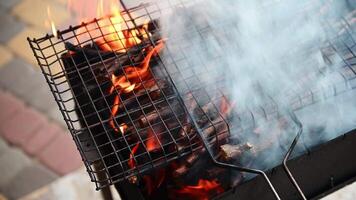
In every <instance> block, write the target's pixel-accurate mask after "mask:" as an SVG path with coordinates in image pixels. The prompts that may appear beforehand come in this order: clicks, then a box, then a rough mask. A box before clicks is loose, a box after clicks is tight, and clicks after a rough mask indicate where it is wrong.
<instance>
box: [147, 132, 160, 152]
mask: <svg viewBox="0 0 356 200" xmlns="http://www.w3.org/2000/svg"><path fill="white" fill-rule="evenodd" d="M147 133H148V134H147V135H148V136H147V138H148V139H147V141H146V148H147V151H148V152H151V151H154V150H156V149H158V148H159V147H160V144H159V141H158V139H157V138H156V137H155V135H154V133H153V130H152V129H148V130H147Z"/></svg>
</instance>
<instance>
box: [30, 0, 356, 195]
mask: <svg viewBox="0 0 356 200" xmlns="http://www.w3.org/2000/svg"><path fill="white" fill-rule="evenodd" d="M193 2H194V1H189V2H188V1H167V3H166V4H164V3H159V4H156V3H150V4H143V5H140V6H138V7H133V8H131V9H129V10H124V11H123V12H122V13H121V16H122V20H121V21H120V22H119V23H117V22H116V21H115V20H113V18H114V17H113V16H111V17H103V18H100V19H94V20H92V21H90V22H86V23H82V24H81V25H78V26H73V27H72V26H71V27H69V28H68V29H66V30H63V31H59V32H58V38H56V37H55V36H53V35H46V36H45V37H43V38H40V39H29V43H30V46H31V48H32V49H33V52H34V55H35V57H36V59H37V61H38V64H39V65H40V67H41V69H42V72H43V74H44V76H45V79H46V81H47V83H48V85H49V87H50V90H51V91H52V93H53V95H54V98H55V100H56V102H57V104H58V107H59V109H60V111H61V112H62V114H63V118H64V120H65V122H66V124H67V126H68V129H69V130H70V133H71V134H72V136H73V139H74V141H75V143H76V145H77V147H78V150H79V152H80V154H81V156H82V159H83V162H84V164H85V166H86V168H87V171H88V173H89V175H90V177H91V180H92V181H93V182H95V183H96V186H97V188H103V187H105V186H107V185H110V184H114V183H116V182H119V181H122V180H124V179H131V180H132V178H136V177H139V176H142V175H143V174H145V173H146V172H148V171H150V170H152V169H156V168H157V167H161V166H164V165H166V164H168V163H170V162H171V161H173V160H175V159H178V158H181V157H183V156H185V155H187V154H190V153H192V152H194V151H196V150H197V149H199V148H201V147H202V143H201V141H200V139H199V138H198V137H196V136H197V132H196V130H195V128H194V126H196V128H198V129H200V130H201V132H202V133H203V137H204V138H205V139H206V141H208V144H209V148H210V147H213V148H219V146H220V145H221V144H225V143H227V142H228V141H229V140H231V138H230V137H231V135H230V129H231V128H232V127H230V126H231V124H229V119H228V117H227V116H226V108H224V107H222V106H221V105H223V104H226V99H227V97H228V96H229V95H230V94H229V92H228V91H227V90H226V89H225V88H222V87H219V86H220V84H219V83H220V82H223V81H224V80H223V76H221V77H222V79H221V80H213V81H212V82H211V83H206V82H204V80H202V79H201V77H206V76H209V74H211V73H219V72H216V71H214V69H213V68H212V67H211V66H213V64H212V63H214V62H220V61H221V56H223V55H220V54H219V53H217V54H216V55H214V56H213V57H212V58H211V60H209V62H210V63H209V65H207V64H206V62H208V61H202V62H201V63H199V65H201V66H204V67H202V68H201V71H191V69H190V68H189V66H191V65H196V64H197V63H189V61H190V59H189V56H199V55H186V54H184V48H187V47H180V46H179V45H178V46H177V48H179V50H180V52H181V54H180V56H177V55H175V56H174V58H173V57H170V56H169V55H170V52H171V50H170V49H167V48H164V50H163V52H164V54H165V55H164V56H160V53H159V54H158V55H157V56H153V57H152V59H151V60H150V62H149V65H150V67H149V68H148V72H149V76H148V78H147V77H142V76H138V77H137V80H136V84H137V85H139V88H137V89H134V90H133V91H132V92H129V93H125V94H124V93H123V92H122V91H121V90H120V89H118V88H117V87H114V89H113V82H112V77H113V75H115V76H122V77H126V79H128V76H130V73H132V71H135V73H138V72H137V69H136V68H135V69H133V67H135V66H140V65H142V61H143V60H144V58H146V57H147V56H148V54H149V52H150V51H152V48H153V47H156V46H158V45H159V40H160V39H161V35H160V27H159V23H158V20H159V17H160V16H161V15H162V12H164V11H166V10H171V9H173V8H175V7H184V6H187V5H189V4H192V3H193ZM147 20H148V21H149V24H148V26H147V27H146V28H143V27H144V24H145V22H146V21H147ZM327 25H328V26H332V27H333V30H338V31H337V34H336V36H335V37H332V38H330V39H329V40H328V43H327V44H326V45H325V47H323V53H324V54H323V57H324V59H325V60H326V62H334V61H335V58H334V57H335V56H336V57H338V58H339V59H337V60H338V62H339V67H338V68H337V69H334V74H335V82H333V83H330V85H329V86H328V87H327V88H325V90H313V89H311V90H310V91H302V92H300V91H293V90H290V91H289V92H290V93H289V94H286V98H288V99H290V101H289V102H291V106H292V107H293V109H294V110H295V111H296V110H299V109H302V108H304V107H306V106H308V105H311V104H314V103H317V102H319V101H320V100H321V99H319V97H320V96H325V97H331V96H336V95H338V94H340V93H342V92H346V91H349V90H350V89H354V88H355V87H356V73H355V72H356V56H355V53H356V43H355V36H354V34H355V33H354V30H355V28H354V27H352V25H351V24H349V23H348V19H344V18H343V19H342V20H341V21H340V23H339V24H337V26H335V25H330V24H327ZM116 26H120V30H118V29H117V28H114V29H110V28H108V27H116ZM223 27H224V26H223ZM193 28H194V31H192V33H187V35H189V37H190V36H192V35H191V34H198V35H204V33H203V32H204V31H206V27H204V28H201V27H193ZM226 28H227V29H225V30H224V29H222V31H228V27H226ZM137 29H140V30H143V32H139V33H138V34H137V35H135V34H127V33H131V30H137ZM120 31H121V32H125V31H126V32H125V33H126V34H123V35H124V37H125V40H123V39H124V38H120V36H119V37H118V38H113V39H112V38H111V39H112V40H110V37H109V36H111V35H112V34H117V35H120V34H121V32H120ZM220 31H221V30H220ZM189 37H185V38H174V40H175V42H176V43H178V44H179V39H189ZM108 38H109V39H108ZM126 39H132V41H134V45H132V46H130V47H127V46H126V45H125V44H124V41H126ZM117 42H119V43H122V44H121V46H120V48H113V47H112V45H110V44H112V43H117ZM107 44H109V45H108V47H109V49H108V50H106V51H105V50H103V49H105V47H107ZM174 52H178V51H177V50H175V51H174ZM167 55H168V56H167ZM330 57H333V59H328V58H330ZM172 66H173V67H172ZM167 69H169V70H167ZM172 69H175V71H171V70H172ZM320 73H321V74H322V73H323V71H322V70H320ZM172 80H173V81H172ZM221 85H223V84H221ZM135 87H136V85H135ZM177 88H179V90H178V89H177ZM330 88H331V90H330ZM211 94H214V95H211ZM320 94H322V95H320ZM116 108H118V110H119V111H118V112H117V113H116V114H115V116H112V113H113V110H114V109H116ZM189 112H191V113H190V114H192V113H193V115H194V116H192V115H190V114H189ZM196 116H199V118H198V119H194V121H195V122H196V123H195V124H194V123H192V120H193V119H192V117H193V118H197V117H196ZM212 116H214V117H212ZM279 117H280V108H279V105H278V104H277V103H276V102H275V101H274V100H273V98H270V101H269V103H268V104H266V105H263V106H260V107H258V108H254V109H251V110H245V111H240V112H239V113H236V114H234V119H238V123H235V124H234V127H233V128H234V131H235V132H236V131H237V132H241V133H243V132H244V131H246V130H253V129H255V128H256V121H258V120H259V119H264V120H270V121H272V120H274V119H276V118H279ZM202 125H204V126H202ZM206 133H208V134H206ZM152 145H153V146H154V147H151V146H152ZM214 156H215V155H214ZM95 163H101V164H102V165H100V166H102V167H101V168H97V169H94V168H93V165H94V164H95ZM99 173H105V174H106V179H104V180H102V179H100V180H99V179H98V174H99Z"/></svg>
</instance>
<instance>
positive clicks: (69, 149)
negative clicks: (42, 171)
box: [38, 133, 82, 175]
mask: <svg viewBox="0 0 356 200" xmlns="http://www.w3.org/2000/svg"><path fill="white" fill-rule="evenodd" d="M38 159H39V160H40V161H41V162H42V163H43V164H44V165H46V166H47V167H48V168H50V169H51V170H53V171H55V172H56V173H58V174H60V175H65V174H67V173H69V172H72V171H74V170H76V169H78V168H79V167H80V166H82V161H81V158H80V156H79V152H78V150H77V148H76V146H75V144H74V141H73V140H72V138H71V136H70V135H69V133H65V134H64V133H63V134H60V136H59V137H57V138H56V139H55V140H54V141H53V142H52V143H50V144H49V145H48V146H47V147H46V149H44V150H43V151H42V152H41V153H40V155H39V156H38Z"/></svg>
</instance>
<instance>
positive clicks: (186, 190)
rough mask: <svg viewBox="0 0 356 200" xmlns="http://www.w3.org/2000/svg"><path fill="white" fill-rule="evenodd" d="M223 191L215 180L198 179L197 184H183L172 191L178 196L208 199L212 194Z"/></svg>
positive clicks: (197, 199) (199, 199) (201, 199)
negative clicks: (180, 187)
mask: <svg viewBox="0 0 356 200" xmlns="http://www.w3.org/2000/svg"><path fill="white" fill-rule="evenodd" d="M223 192H224V189H223V188H222V187H221V186H220V184H219V183H218V182H217V181H216V180H212V181H209V180H204V179H200V180H199V181H198V184H197V185H194V186H191V185H188V186H185V187H183V188H182V189H180V190H176V191H175V192H174V193H175V194H177V195H178V196H180V195H181V196H184V197H185V199H192V200H193V199H194V200H209V199H210V198H211V197H212V196H214V195H217V194H221V193H223Z"/></svg>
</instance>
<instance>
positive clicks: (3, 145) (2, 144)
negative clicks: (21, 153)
mask: <svg viewBox="0 0 356 200" xmlns="http://www.w3.org/2000/svg"><path fill="white" fill-rule="evenodd" d="M8 149H9V146H8V145H7V142H6V141H4V140H3V139H1V138H0V156H1V155H2V154H3V153H5V152H6V151H7V150H8Z"/></svg>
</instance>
